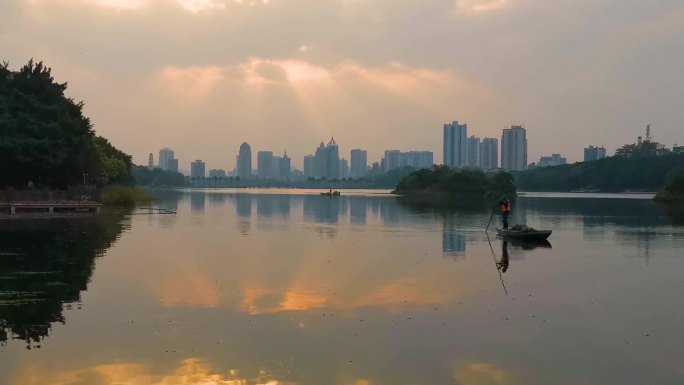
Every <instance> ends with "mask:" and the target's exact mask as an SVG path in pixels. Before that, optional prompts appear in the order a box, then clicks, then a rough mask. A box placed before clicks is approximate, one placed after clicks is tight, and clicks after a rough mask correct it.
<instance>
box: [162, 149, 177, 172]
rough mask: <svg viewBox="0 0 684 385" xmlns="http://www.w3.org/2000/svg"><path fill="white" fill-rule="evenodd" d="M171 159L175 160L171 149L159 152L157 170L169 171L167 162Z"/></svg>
mask: <svg viewBox="0 0 684 385" xmlns="http://www.w3.org/2000/svg"><path fill="white" fill-rule="evenodd" d="M171 159H175V154H174V153H173V150H172V149H170V148H168V147H164V148H162V149H161V150H159V168H161V169H162V170H167V171H170V170H169V165H168V162H169V160H171Z"/></svg>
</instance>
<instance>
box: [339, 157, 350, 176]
mask: <svg viewBox="0 0 684 385" xmlns="http://www.w3.org/2000/svg"><path fill="white" fill-rule="evenodd" d="M348 176H349V162H348V161H347V160H346V159H344V158H342V159H340V178H346V177H348Z"/></svg>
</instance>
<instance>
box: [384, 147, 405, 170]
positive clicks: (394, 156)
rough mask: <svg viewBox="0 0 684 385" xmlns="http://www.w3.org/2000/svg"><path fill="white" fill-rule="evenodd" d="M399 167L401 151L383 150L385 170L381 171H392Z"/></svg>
mask: <svg viewBox="0 0 684 385" xmlns="http://www.w3.org/2000/svg"><path fill="white" fill-rule="evenodd" d="M399 167H401V151H399V150H385V169H384V170H383V171H385V172H386V171H390V170H394V169H395V168H399Z"/></svg>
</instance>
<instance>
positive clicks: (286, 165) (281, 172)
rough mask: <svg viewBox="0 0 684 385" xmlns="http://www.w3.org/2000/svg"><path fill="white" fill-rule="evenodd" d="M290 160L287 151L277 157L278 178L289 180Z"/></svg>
mask: <svg viewBox="0 0 684 385" xmlns="http://www.w3.org/2000/svg"><path fill="white" fill-rule="evenodd" d="M291 163H292V161H291V160H290V157H289V156H287V151H285V154H284V155H283V156H282V157H279V158H278V178H280V179H283V180H290V168H291Z"/></svg>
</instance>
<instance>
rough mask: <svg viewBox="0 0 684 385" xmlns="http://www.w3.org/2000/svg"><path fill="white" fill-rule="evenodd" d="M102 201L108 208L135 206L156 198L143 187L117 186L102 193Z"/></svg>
mask: <svg viewBox="0 0 684 385" xmlns="http://www.w3.org/2000/svg"><path fill="white" fill-rule="evenodd" d="M101 200H102V204H103V205H108V206H135V205H136V204H137V203H149V202H151V201H153V200H154V196H152V194H150V193H149V192H147V190H145V189H144V188H142V187H123V186H117V187H110V188H108V189H106V190H104V191H102V196H101Z"/></svg>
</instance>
